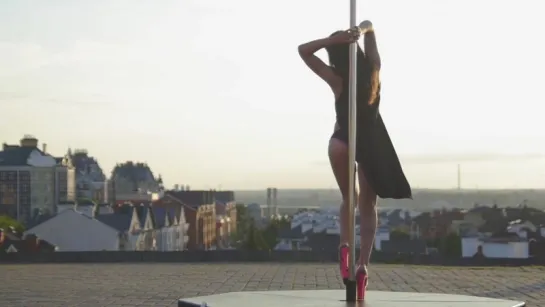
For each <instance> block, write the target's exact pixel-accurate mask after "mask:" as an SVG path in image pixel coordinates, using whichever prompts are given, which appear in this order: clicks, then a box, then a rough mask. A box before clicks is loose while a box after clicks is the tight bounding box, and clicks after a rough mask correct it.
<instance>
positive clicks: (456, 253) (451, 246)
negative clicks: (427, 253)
mask: <svg viewBox="0 0 545 307" xmlns="http://www.w3.org/2000/svg"><path fill="white" fill-rule="evenodd" d="M439 250H440V251H441V253H442V254H443V255H445V256H450V257H461V256H462V240H461V238H460V236H459V235H458V234H456V233H454V232H451V233H449V234H448V235H447V236H446V237H444V238H442V240H441V245H440V247H439Z"/></svg>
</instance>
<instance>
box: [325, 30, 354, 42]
mask: <svg viewBox="0 0 545 307" xmlns="http://www.w3.org/2000/svg"><path fill="white" fill-rule="evenodd" d="M359 38H360V31H358V30H357V29H350V30H346V31H340V32H338V33H337V34H334V35H332V36H331V37H330V38H329V40H330V41H331V43H332V44H335V45H337V44H351V43H353V42H355V41H357V40H358V39H359Z"/></svg>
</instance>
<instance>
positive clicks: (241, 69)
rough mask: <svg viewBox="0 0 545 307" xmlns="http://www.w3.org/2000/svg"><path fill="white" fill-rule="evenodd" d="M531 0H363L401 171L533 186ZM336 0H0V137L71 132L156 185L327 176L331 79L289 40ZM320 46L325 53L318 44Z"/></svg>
mask: <svg viewBox="0 0 545 307" xmlns="http://www.w3.org/2000/svg"><path fill="white" fill-rule="evenodd" d="M542 5H543V3H541V2H540V1H530V0H521V1H517V2H516V4H515V2H514V1H504V0H494V1H492V0H486V1H485V0H479V1H475V0H456V1H450V0H448V1H447V0H441V1H437V0H433V1H432V0H427V1H424V0H372V1H371V0H366V1H359V9H358V16H359V19H362V20H363V19H370V20H372V21H373V22H374V24H375V28H376V33H377V40H378V44H379V49H380V52H381V55H382V58H383V69H382V75H381V79H382V90H383V93H382V103H381V112H382V114H383V117H384V119H385V122H386V125H387V127H388V130H389V132H390V135H391V137H392V139H393V141H394V144H395V146H396V149H397V151H398V153H399V154H400V156H401V158H402V162H403V165H404V169H405V172H406V174H407V176H408V178H409V180H410V182H411V183H412V185H413V186H414V187H441V188H443V187H447V188H448V187H454V186H456V163H458V162H461V163H462V176H463V177H462V185H463V186H464V187H466V188H473V187H477V186H478V187H482V188H488V187H495V188H502V187H543V184H544V183H545V159H544V158H543V157H544V155H545V142H544V140H545V129H544V127H545V124H544V122H543V121H544V116H543V113H544V111H545V107H543V104H544V103H545V94H544V91H543V84H542V83H543V80H544V77H545V76H544V72H545V60H543V58H544V55H545V45H544V44H543V40H542V39H541V37H542V36H543V29H545V19H543V16H542V15H543V14H542V12H543V10H542V8H541V7H542ZM348 7H349V1H348V0H344V1H338V0H297V1H295V0H276V1H250V0H230V1H225V0H208V1H200V0H199V1H198V0H179V1H174V0H161V1H143V0H94V1H84V0H58V1H55V0H49V1H44V0H35V1H27V0H3V1H1V2H0V113H1V114H2V117H1V119H0V141H5V142H8V143H16V142H18V140H19V139H20V138H21V136H22V135H23V134H32V135H35V136H36V137H37V138H38V139H40V141H41V142H47V144H48V149H49V150H48V151H50V152H52V153H53V154H55V155H61V154H62V153H64V152H66V150H67V148H68V147H72V148H86V149H88V150H89V152H90V154H91V155H93V156H95V157H96V158H98V160H99V162H100V164H101V166H102V167H103V169H104V170H105V171H106V172H107V173H108V174H109V173H110V171H111V169H112V167H113V166H114V165H115V163H116V162H122V161H125V160H135V161H143V162H148V164H149V165H150V166H151V168H152V169H153V171H154V172H155V173H156V174H157V173H160V174H162V175H163V178H164V180H165V181H166V183H167V185H169V186H170V185H172V184H174V183H183V184H190V185H191V186H193V187H195V188H199V187H201V188H204V187H218V186H221V187H223V188H265V187H267V186H277V187H279V188H289V187H293V188H295V187H334V186H335V183H334V180H333V177H332V175H331V173H330V172H331V171H330V169H329V165H328V160H327V144H328V139H329V136H330V134H331V132H332V128H333V124H334V108H333V96H332V94H331V93H330V90H329V88H328V87H327V85H325V84H324V83H323V82H322V81H321V80H320V79H319V78H318V77H316V76H314V75H313V74H312V73H311V72H310V71H309V70H308V69H307V68H306V67H305V65H304V64H303V62H302V61H301V60H300V59H299V56H298V54H297V46H298V45H299V44H300V43H303V42H305V41H308V40H311V39H315V38H320V37H323V36H327V35H329V34H330V33H332V32H333V31H335V30H337V29H341V28H346V27H348V16H349V12H348ZM320 55H321V56H324V52H321V53H320Z"/></svg>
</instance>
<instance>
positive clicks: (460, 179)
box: [458, 164, 462, 191]
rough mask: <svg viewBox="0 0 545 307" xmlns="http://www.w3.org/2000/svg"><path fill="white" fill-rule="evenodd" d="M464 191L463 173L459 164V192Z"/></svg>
mask: <svg viewBox="0 0 545 307" xmlns="http://www.w3.org/2000/svg"><path fill="white" fill-rule="evenodd" d="M461 190H462V172H461V169H460V164H458V191H461Z"/></svg>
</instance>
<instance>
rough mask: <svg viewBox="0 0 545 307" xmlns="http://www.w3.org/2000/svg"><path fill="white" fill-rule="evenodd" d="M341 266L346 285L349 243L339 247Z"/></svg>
mask: <svg viewBox="0 0 545 307" xmlns="http://www.w3.org/2000/svg"><path fill="white" fill-rule="evenodd" d="M339 267H340V270H341V277H342V279H343V283H344V285H346V282H347V281H348V244H342V245H341V246H340V247H339Z"/></svg>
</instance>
